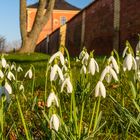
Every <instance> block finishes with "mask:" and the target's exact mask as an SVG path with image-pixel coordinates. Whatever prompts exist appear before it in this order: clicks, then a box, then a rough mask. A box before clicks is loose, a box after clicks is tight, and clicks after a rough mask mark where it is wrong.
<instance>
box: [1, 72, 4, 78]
mask: <svg viewBox="0 0 140 140" xmlns="http://www.w3.org/2000/svg"><path fill="white" fill-rule="evenodd" d="M3 77H4V74H3V72H2V71H1V70H0V78H3Z"/></svg>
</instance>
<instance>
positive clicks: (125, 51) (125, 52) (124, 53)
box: [122, 46, 129, 58]
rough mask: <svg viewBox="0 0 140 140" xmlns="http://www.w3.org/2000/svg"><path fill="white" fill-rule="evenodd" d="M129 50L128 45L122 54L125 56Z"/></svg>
mask: <svg viewBox="0 0 140 140" xmlns="http://www.w3.org/2000/svg"><path fill="white" fill-rule="evenodd" d="M127 50H129V47H128V46H126V47H125V49H124V51H123V55H122V57H123V58H124V57H125V55H126V54H127Z"/></svg>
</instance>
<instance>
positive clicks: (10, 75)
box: [7, 71, 16, 81]
mask: <svg viewBox="0 0 140 140" xmlns="http://www.w3.org/2000/svg"><path fill="white" fill-rule="evenodd" d="M7 78H8V79H9V80H10V81H11V80H12V79H13V80H16V78H15V76H14V74H13V73H12V72H11V71H9V72H8V75H7Z"/></svg>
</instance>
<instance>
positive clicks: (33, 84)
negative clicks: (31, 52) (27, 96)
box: [32, 66, 35, 97]
mask: <svg viewBox="0 0 140 140" xmlns="http://www.w3.org/2000/svg"><path fill="white" fill-rule="evenodd" d="M32 69H33V83H32V96H33V97H34V88H35V68H34V66H32Z"/></svg>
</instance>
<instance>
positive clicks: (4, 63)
mask: <svg viewBox="0 0 140 140" xmlns="http://www.w3.org/2000/svg"><path fill="white" fill-rule="evenodd" d="M1 63H2V67H3V68H5V67H6V64H7V62H6V60H5V58H2V59H1Z"/></svg>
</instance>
